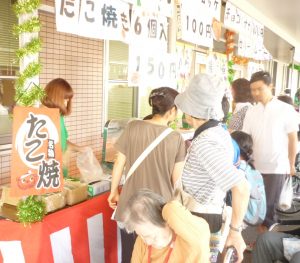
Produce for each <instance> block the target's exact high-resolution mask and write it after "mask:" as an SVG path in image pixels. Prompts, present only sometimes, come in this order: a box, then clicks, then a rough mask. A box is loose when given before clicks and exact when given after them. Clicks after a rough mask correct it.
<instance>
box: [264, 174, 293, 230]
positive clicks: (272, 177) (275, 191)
mask: <svg viewBox="0 0 300 263" xmlns="http://www.w3.org/2000/svg"><path fill="white" fill-rule="evenodd" d="M262 176H263V179H264V184H265V190H266V200H267V214H266V218H265V220H264V222H263V225H264V226H266V227H267V228H269V227H270V226H272V225H273V224H274V223H276V222H277V216H276V213H275V209H276V208H277V205H278V201H279V196H280V193H281V189H282V186H283V184H284V181H285V178H286V176H287V175H286V174H262Z"/></svg>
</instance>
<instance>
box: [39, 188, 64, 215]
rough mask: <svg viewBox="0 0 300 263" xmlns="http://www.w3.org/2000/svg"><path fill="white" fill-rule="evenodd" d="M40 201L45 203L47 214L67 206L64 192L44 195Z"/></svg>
mask: <svg viewBox="0 0 300 263" xmlns="http://www.w3.org/2000/svg"><path fill="white" fill-rule="evenodd" d="M42 200H43V201H44V202H45V205H46V212H47V213H50V212H53V211H55V210H58V209H60V208H63V207H65V206H66V204H67V200H66V193H65V192H58V193H49V194H44V195H42Z"/></svg>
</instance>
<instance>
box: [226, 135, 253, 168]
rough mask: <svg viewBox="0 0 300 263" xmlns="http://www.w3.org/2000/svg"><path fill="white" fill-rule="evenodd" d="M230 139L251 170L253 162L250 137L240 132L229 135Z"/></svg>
mask: <svg viewBox="0 0 300 263" xmlns="http://www.w3.org/2000/svg"><path fill="white" fill-rule="evenodd" d="M231 137H232V138H233V139H234V140H235V141H236V142H237V144H238V145H239V148H240V152H241V157H242V158H243V159H244V160H245V161H246V162H247V163H248V164H249V165H250V166H251V167H252V168H253V169H255V167H254V164H253V162H254V160H253V159H252V153H253V149H252V147H253V140H252V137H251V136H250V135H249V134H248V133H245V132H242V131H234V132H232V133H231Z"/></svg>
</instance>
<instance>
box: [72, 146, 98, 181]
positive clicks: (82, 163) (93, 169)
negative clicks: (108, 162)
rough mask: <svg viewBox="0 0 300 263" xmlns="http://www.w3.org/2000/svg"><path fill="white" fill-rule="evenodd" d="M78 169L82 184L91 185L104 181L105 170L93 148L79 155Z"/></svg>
mask: <svg viewBox="0 0 300 263" xmlns="http://www.w3.org/2000/svg"><path fill="white" fill-rule="evenodd" d="M77 167H78V169H79V171H80V181H81V182H84V183H87V184H89V183H91V182H95V181H100V180H101V179H103V170H102V168H101V166H100V164H99V162H98V160H97V159H96V157H95V155H94V153H93V150H92V149H91V148H88V150H87V151H84V152H81V153H79V154H78V156H77Z"/></svg>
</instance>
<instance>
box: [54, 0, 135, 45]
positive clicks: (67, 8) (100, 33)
mask: <svg viewBox="0 0 300 263" xmlns="http://www.w3.org/2000/svg"><path fill="white" fill-rule="evenodd" d="M55 11H56V28H57V31H59V32H64V33H71V34H76V35H80V36H84V37H91V38H96V39H109V40H120V41H125V42H126V41H127V38H128V33H129V28H130V20H129V4H128V3H125V2H123V1H120V0H81V1H80V0H55Z"/></svg>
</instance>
